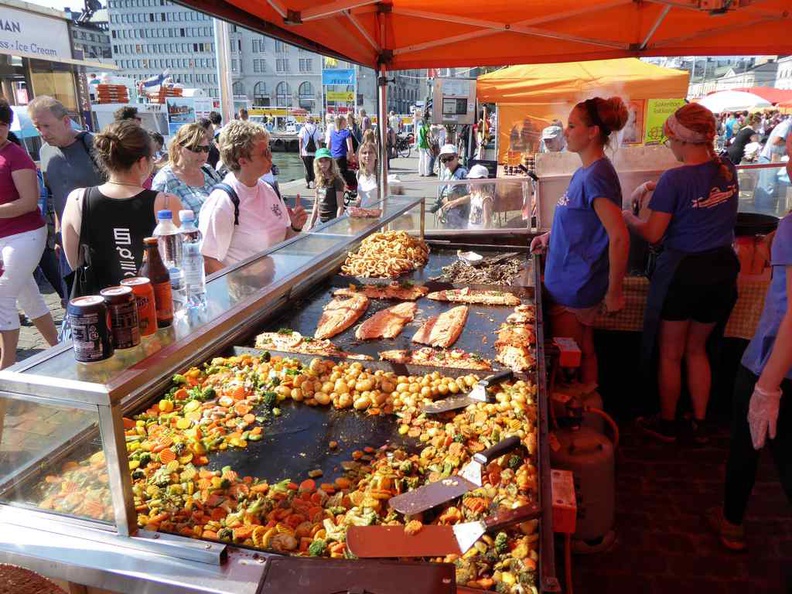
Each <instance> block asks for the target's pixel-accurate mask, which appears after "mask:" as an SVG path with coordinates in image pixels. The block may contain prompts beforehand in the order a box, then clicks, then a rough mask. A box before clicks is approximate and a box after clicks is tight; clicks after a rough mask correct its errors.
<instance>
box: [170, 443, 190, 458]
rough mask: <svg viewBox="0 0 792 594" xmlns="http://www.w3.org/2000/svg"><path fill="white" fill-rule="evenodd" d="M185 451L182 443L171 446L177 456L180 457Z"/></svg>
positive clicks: (184, 444)
mask: <svg viewBox="0 0 792 594" xmlns="http://www.w3.org/2000/svg"><path fill="white" fill-rule="evenodd" d="M186 449H187V444H186V443H184V442H183V441H180V442H178V443H174V444H173V451H174V452H176V455H177V456H181V455H182V454H184V450H186Z"/></svg>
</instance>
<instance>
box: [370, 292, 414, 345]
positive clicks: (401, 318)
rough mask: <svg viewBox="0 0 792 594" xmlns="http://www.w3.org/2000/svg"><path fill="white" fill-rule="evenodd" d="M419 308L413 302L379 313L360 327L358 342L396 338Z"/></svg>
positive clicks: (400, 304)
mask: <svg viewBox="0 0 792 594" xmlns="http://www.w3.org/2000/svg"><path fill="white" fill-rule="evenodd" d="M416 311H418V306H417V305H416V304H415V302H413V301H407V302H405V303H399V304H397V305H393V306H391V307H388V308H386V309H383V310H382V311H378V312H377V313H375V314H374V315H373V316H371V317H370V318H369V319H368V320H366V321H365V322H363V323H362V324H361V325H360V326H358V328H357V330H356V331H355V337H356V338H357V339H358V340H371V339H372V338H396V337H397V336H398V335H399V333H400V332H401V331H402V329H403V328H404V326H405V325H406V324H409V323H410V322H412V320H413V318H414V317H415V312H416Z"/></svg>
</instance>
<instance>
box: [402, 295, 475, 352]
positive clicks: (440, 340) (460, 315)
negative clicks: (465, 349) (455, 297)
mask: <svg viewBox="0 0 792 594" xmlns="http://www.w3.org/2000/svg"><path fill="white" fill-rule="evenodd" d="M467 316H468V307H467V305H459V306H457V307H453V308H451V309H449V310H448V311H446V312H443V313H441V314H440V315H439V316H437V317H434V318H430V319H429V320H427V322H426V323H425V324H424V325H423V326H421V327H420V328H419V329H418V332H416V333H415V336H413V337H412V340H413V342H419V343H421V344H428V345H429V346H436V347H442V348H446V349H447V348H448V347H450V346H451V345H452V344H454V343H455V342H456V340H457V338H459V335H460V334H462V330H463V329H464V327H465V322H467Z"/></svg>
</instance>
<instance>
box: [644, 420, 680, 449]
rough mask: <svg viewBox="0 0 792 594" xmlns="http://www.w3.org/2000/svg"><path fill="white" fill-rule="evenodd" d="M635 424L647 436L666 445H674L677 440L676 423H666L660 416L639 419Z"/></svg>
mask: <svg viewBox="0 0 792 594" xmlns="http://www.w3.org/2000/svg"><path fill="white" fill-rule="evenodd" d="M635 424H636V425H637V426H638V428H639V429H640V430H641V431H643V432H644V433H646V434H647V435H650V436H652V437H654V438H655V439H657V440H659V441H662V442H664V443H674V442H676V440H677V428H676V421H666V420H665V419H661V418H660V415H653V416H651V417H638V418H637V419H635Z"/></svg>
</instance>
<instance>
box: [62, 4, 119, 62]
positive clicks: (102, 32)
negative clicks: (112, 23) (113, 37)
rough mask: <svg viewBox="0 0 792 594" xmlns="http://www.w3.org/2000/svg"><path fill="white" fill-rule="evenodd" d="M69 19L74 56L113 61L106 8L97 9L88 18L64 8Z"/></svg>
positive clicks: (98, 60)
mask: <svg viewBox="0 0 792 594" xmlns="http://www.w3.org/2000/svg"><path fill="white" fill-rule="evenodd" d="M65 12H66V16H67V17H68V18H69V19H70V20H71V22H70V23H69V29H70V30H71V38H72V50H73V52H74V55H75V56H81V57H82V59H85V60H93V61H95V62H103V63H110V64H112V63H113V48H112V45H111V43H110V34H109V31H108V23H107V10H98V11H96V12H95V13H93V14H91V15H90V16H89V17H88V18H82V17H83V15H82V14H81V13H74V12H71V11H70V10H66V11H65Z"/></svg>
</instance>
